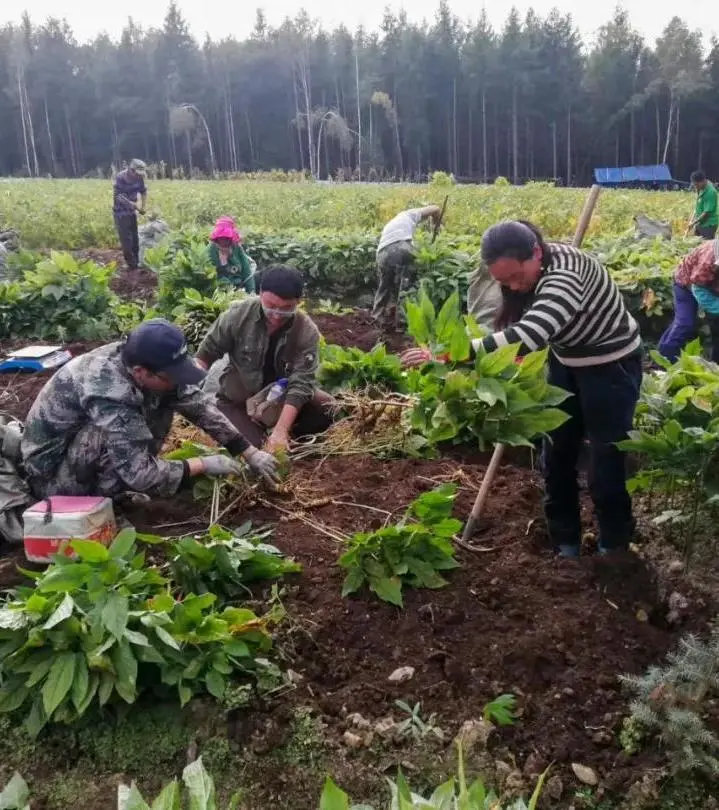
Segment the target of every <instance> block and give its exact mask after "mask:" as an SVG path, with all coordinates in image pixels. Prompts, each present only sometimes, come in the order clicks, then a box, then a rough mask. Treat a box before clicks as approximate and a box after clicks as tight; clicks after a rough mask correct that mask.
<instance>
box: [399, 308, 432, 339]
mask: <svg viewBox="0 0 719 810" xmlns="http://www.w3.org/2000/svg"><path fill="white" fill-rule="evenodd" d="M405 313H406V315H407V331H408V332H409V334H410V335H411V336H412V337H413V338H414V341H415V343H417V345H418V346H428V345H429V342H430V339H431V333H430V330H429V328H428V326H427V322H426V321H425V317H424V313H423V312H422V308H421V307H420V306H419V305H417V304H415V303H413V302H412V301H406V302H405Z"/></svg>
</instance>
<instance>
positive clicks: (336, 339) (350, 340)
mask: <svg viewBox="0 0 719 810" xmlns="http://www.w3.org/2000/svg"><path fill="white" fill-rule="evenodd" d="M312 320H313V321H314V322H315V323H316V324H317V328H318V329H319V330H320V332H321V333H322V337H324V339H325V340H326V341H327V343H335V344H337V345H338V346H356V347H357V348H358V349H362V351H365V352H368V351H369V350H370V349H372V348H373V347H374V346H376V345H377V344H378V343H384V344H385V345H386V346H387V348H388V349H389V350H390V351H393V352H399V351H401V350H402V349H405V348H407V347H408V346H411V345H412V339H411V338H409V337H408V336H407V335H405V334H404V332H401V331H400V332H393V333H387V332H384V331H382V330H381V329H378V328H377V326H376V324H375V322H374V321H373V320H372V315H371V314H370V313H369V312H368V311H367V310H366V309H356V310H354V311H353V312H351V313H349V314H347V315H329V314H324V313H323V314H313V315H312Z"/></svg>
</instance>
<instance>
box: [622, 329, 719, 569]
mask: <svg viewBox="0 0 719 810" xmlns="http://www.w3.org/2000/svg"><path fill="white" fill-rule="evenodd" d="M700 352H701V346H700V344H699V341H694V342H693V343H692V344H690V345H689V346H688V347H687V348H686V349H685V350H684V351H683V352H682V354H681V356H680V357H679V359H678V360H677V362H676V363H674V364H672V363H669V362H668V361H667V360H665V359H664V358H663V357H661V356H660V355H659V354H657V353H656V352H654V353H652V358H653V359H654V361H655V363H656V364H657V365H659V366H661V368H662V370H661V371H659V372H654V373H652V374H648V375H645V377H644V380H643V383H642V390H641V396H640V400H639V403H638V405H637V409H636V415H635V430H633V431H632V432H631V433H630V434H629V438H628V439H627V440H626V441H623V442H621V443H620V444H619V447H621V448H622V449H623V450H626V451H629V452H632V453H635V454H636V456H637V458H638V461H639V465H640V469H639V472H637V473H636V474H635V476H634V477H633V478H632V479H631V480H630V481H629V482H628V488H629V490H630V491H631V492H641V493H646V494H647V495H648V497H649V501H650V503H649V506H650V511H651V512H652V513H653V514H654V515H655V517H654V519H653V520H654V523H655V525H665V526H667V527H668V528H669V530H670V531H669V536H670V537H672V538H673V537H674V534H675V530H676V533H677V540H678V542H679V543H680V544H681V545H682V546H683V548H684V551H685V553H686V554H687V555H689V554H690V553H691V551H692V549H693V547H694V544H695V542H696V538H697V536H698V535H700V534H701V533H702V532H704V533H710V534H713V521H711V520H707V519H706V518H708V517H709V516H710V515H711V514H712V513H713V510H714V507H715V504H716V503H717V501H719V471H718V470H717V461H718V460H719V371H717V368H716V366H715V365H714V364H713V363H709V362H708V361H706V360H704V359H703V358H702V357H701V354H700ZM703 518H705V519H703ZM700 530H701V531H700Z"/></svg>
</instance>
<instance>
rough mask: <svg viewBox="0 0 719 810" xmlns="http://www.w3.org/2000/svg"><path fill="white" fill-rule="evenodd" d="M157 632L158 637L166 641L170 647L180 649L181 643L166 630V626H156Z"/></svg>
mask: <svg viewBox="0 0 719 810" xmlns="http://www.w3.org/2000/svg"><path fill="white" fill-rule="evenodd" d="M155 632H156V633H157V635H158V637H159V638H160V640H161V641H164V643H165V644H167V646H168V647H172V649H173V650H177V651H178V652H179V651H180V645H179V644H178V643H177V642H176V641H175V639H174V638H173V637H172V636H171V635H170V634H169V633H168V632H167V630H165V628H164V627H156V628H155Z"/></svg>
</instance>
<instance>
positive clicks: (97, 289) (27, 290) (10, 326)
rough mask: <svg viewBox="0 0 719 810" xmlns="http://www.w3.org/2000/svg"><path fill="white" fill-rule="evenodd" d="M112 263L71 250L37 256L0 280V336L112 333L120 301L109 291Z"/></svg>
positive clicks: (119, 323)
mask: <svg viewBox="0 0 719 810" xmlns="http://www.w3.org/2000/svg"><path fill="white" fill-rule="evenodd" d="M113 270H114V265H108V266H106V267H105V266H103V265H98V264H95V263H94V262H92V261H78V260H77V259H75V258H74V257H73V256H71V255H70V254H69V253H56V252H54V251H53V252H52V253H51V254H50V256H49V258H40V257H38V261H37V263H36V264H35V265H34V266H33V267H32V269H25V270H24V272H23V273H22V276H21V278H19V279H18V280H16V281H11V282H7V283H0V334H2V335H5V336H6V337H7V336H12V337H32V338H39V339H51V340H63V341H64V340H98V339H106V338H109V337H113V336H116V335H118V334H120V333H121V332H122V329H123V326H125V325H126V323H127V317H126V316H127V313H125V315H124V317H123V318H120V319H118V317H117V316H116V314H115V310H116V308H117V307H118V306H120V299H119V298H118V297H117V296H116V295H115V294H114V293H113V292H112V291H111V290H110V277H111V276H112V273H113Z"/></svg>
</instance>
